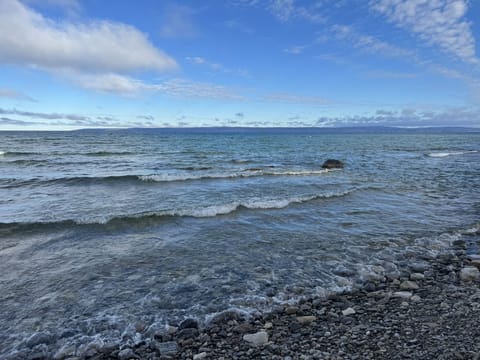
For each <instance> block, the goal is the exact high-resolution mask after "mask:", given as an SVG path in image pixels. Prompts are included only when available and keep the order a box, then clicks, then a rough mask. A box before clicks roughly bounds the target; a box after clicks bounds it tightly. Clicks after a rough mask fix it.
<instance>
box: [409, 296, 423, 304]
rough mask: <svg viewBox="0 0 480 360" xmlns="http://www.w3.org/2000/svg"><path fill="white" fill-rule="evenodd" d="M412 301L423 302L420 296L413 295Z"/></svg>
mask: <svg viewBox="0 0 480 360" xmlns="http://www.w3.org/2000/svg"><path fill="white" fill-rule="evenodd" d="M410 300H412V301H413V302H419V301H422V298H421V297H420V296H418V295H413V296H412V297H411V298H410Z"/></svg>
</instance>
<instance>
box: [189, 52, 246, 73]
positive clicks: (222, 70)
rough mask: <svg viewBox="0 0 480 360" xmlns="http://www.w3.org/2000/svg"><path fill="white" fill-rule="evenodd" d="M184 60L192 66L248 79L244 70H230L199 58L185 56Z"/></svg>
mask: <svg viewBox="0 0 480 360" xmlns="http://www.w3.org/2000/svg"><path fill="white" fill-rule="evenodd" d="M185 59H186V60H187V61H188V62H190V63H192V64H195V65H201V66H205V67H207V68H208V69H210V70H212V71H215V72H220V73H225V74H233V75H237V76H240V77H244V78H247V77H250V73H249V72H248V71H247V70H245V69H236V70H234V69H230V68H227V67H226V66H224V65H222V64H219V63H216V62H213V61H210V60H208V59H206V58H204V57H201V56H187V57H186V58H185Z"/></svg>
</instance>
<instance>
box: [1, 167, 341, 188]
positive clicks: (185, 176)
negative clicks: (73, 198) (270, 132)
mask: <svg viewBox="0 0 480 360" xmlns="http://www.w3.org/2000/svg"><path fill="white" fill-rule="evenodd" d="M332 171H336V169H321V170H299V171H264V170H261V169H246V170H244V171H239V172H234V173H229V172H225V173H219V172H217V173H205V172H201V173H191V172H184V173H182V172H176V173H165V174H153V175H110V176H74V177H64V178H53V179H28V180H25V179H24V180H17V179H4V181H5V182H7V184H8V187H18V186H24V185H31V184H39V183H40V184H58V183H64V184H68V185H82V184H85V183H86V184H91V183H102V182H107V183H108V182H138V181H140V182H145V183H161V182H180V181H193V180H215V179H241V178H249V177H258V176H313V175H322V174H326V173H329V172H332Z"/></svg>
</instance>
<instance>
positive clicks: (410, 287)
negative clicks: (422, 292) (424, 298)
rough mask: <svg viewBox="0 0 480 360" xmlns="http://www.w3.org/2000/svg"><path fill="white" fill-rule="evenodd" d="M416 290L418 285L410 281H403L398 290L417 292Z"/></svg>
mask: <svg viewBox="0 0 480 360" xmlns="http://www.w3.org/2000/svg"><path fill="white" fill-rule="evenodd" d="M418 288H419V286H418V284H417V283H416V282H414V281H410V280H405V281H403V282H402V283H401V284H400V289H402V290H418Z"/></svg>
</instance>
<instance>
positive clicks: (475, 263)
mask: <svg viewBox="0 0 480 360" xmlns="http://www.w3.org/2000/svg"><path fill="white" fill-rule="evenodd" d="M470 265H472V266H474V267H476V268H477V269H480V259H479V260H472V261H470Z"/></svg>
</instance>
